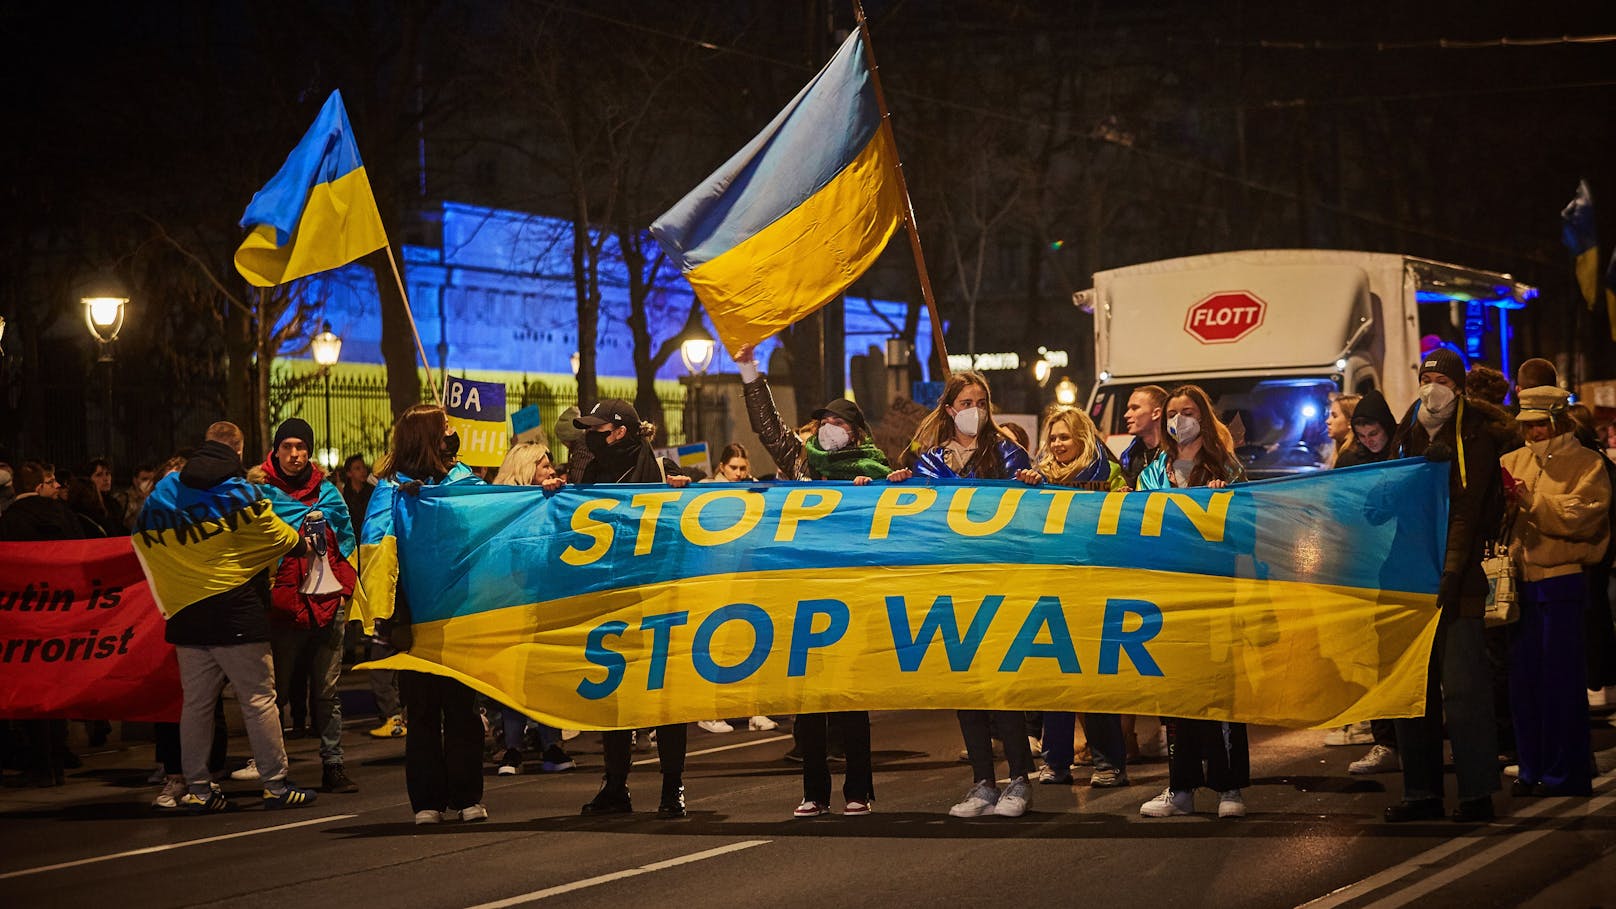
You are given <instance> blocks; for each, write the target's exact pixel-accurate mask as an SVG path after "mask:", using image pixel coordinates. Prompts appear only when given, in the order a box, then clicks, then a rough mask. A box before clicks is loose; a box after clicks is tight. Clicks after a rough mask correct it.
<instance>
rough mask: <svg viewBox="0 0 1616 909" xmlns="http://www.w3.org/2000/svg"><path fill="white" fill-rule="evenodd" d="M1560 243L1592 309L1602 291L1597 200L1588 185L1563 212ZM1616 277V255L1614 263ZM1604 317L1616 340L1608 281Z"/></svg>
mask: <svg viewBox="0 0 1616 909" xmlns="http://www.w3.org/2000/svg"><path fill="white" fill-rule="evenodd" d="M1560 220H1561V222H1562V224H1561V227H1560V241H1561V242H1562V243H1564V244H1565V247H1566V249H1567V250H1569V251H1570V252H1571V257H1572V261H1573V263H1574V267H1575V269H1576V274H1577V289H1578V290H1580V291H1582V302H1583V303H1586V304H1587V305H1588V308H1589V309H1593V308H1594V305H1595V304H1596V303H1597V302H1598V300H1599V297H1600V287H1599V235H1598V232H1597V231H1596V229H1595V221H1594V197H1593V193H1591V192H1589V191H1588V181H1586V180H1582V181H1579V182H1578V183H1577V193H1576V195H1574V196H1572V197H1571V201H1570V202H1569V203H1568V204H1567V205H1566V207H1565V208H1564V209H1563V210H1562V211H1561V212H1560ZM1611 269H1612V272H1613V273H1616V255H1613V257H1612V259H1611ZM1604 297H1605V313H1606V316H1607V318H1608V319H1609V320H1610V336H1611V339H1612V340H1616V290H1612V289H1611V287H1610V284H1609V281H1608V280H1607V282H1606V285H1605V288H1604Z"/></svg>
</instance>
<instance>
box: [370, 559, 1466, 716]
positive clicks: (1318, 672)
mask: <svg viewBox="0 0 1616 909" xmlns="http://www.w3.org/2000/svg"><path fill="white" fill-rule="evenodd" d="M1013 577H1014V579H1015V581H1014V584H1015V589H1014V590H1006V589H1005V580H1004V578H1005V575H1004V574H1003V573H999V572H995V573H991V574H989V573H981V572H973V571H972V570H971V568H970V567H969V566H951V565H944V566H916V567H908V568H882V569H879V570H874V571H869V572H860V571H858V570H856V569H848V570H845V571H841V572H838V573H836V574H834V575H828V576H827V574H826V573H825V572H823V571H819V570H791V571H778V572H759V573H756V574H749V575H729V576H718V577H704V578H690V579H686V580H680V581H675V582H670V583H666V584H658V585H650V586H647V587H642V588H637V589H629V590H616V591H610V592H607V593H602V594H596V595H590V596H580V597H574V598H570V599H566V600H558V601H553V602H548V603H541V604H533V605H525V606H513V607H510V608H507V609H501V610H496V611H492V612H487V613H481V614H477V615H470V616H464V617H459V618H454V619H449V620H446V621H441V622H433V623H427V624H422V625H417V626H415V629H414V631H415V646H414V648H413V649H412V651H411V652H410V653H409V654H408V655H402V656H399V657H394V658H390V659H389V660H385V661H382V662H380V663H377V664H373V665H378V666H385V667H390V668H409V669H417V670H421V671H426V672H434V673H438V674H441V675H447V676H451V677H454V678H457V679H460V680H461V681H463V682H465V683H466V684H468V685H471V686H472V687H473V688H476V689H477V690H479V691H482V692H484V693H485V694H489V695H491V696H493V697H495V698H497V699H499V700H500V701H502V702H504V703H508V704H511V705H512V706H515V707H517V708H518V709H520V710H521V711H523V712H524V713H527V714H529V715H530V716H533V717H537V718H539V719H541V720H543V721H545V722H547V723H551V724H554V725H560V726H565V727H567V728H574V729H577V728H585V729H604V728H627V727H635V726H652V725H657V724H660V723H666V722H682V721H686V720H694V719H701V718H704V717H712V716H750V715H752V714H774V713H817V712H825V711H837V710H854V709H871V710H895V709H956V708H1004V709H1029V710H1031V709H1062V710H1089V711H1098V712H1115V713H1133V714H1146V715H1152V714H1162V715H1168V716H1187V717H1202V718H1208V719H1224V720H1239V721H1243V722H1251V723H1273V724H1279V725H1286V726H1315V727H1330V726H1340V725H1345V724H1347V723H1352V722H1357V721H1359V720H1365V719H1370V718H1376V717H1408V716H1419V715H1421V714H1422V713H1423V712H1424V709H1425V703H1424V699H1425V673H1426V664H1427V661H1428V659H1429V654H1430V647H1431V641H1432V639H1433V638H1434V635H1435V633H1436V623H1437V615H1438V613H1437V610H1436V608H1435V597H1433V596H1430V595H1419V594H1407V593H1395V592H1381V591H1375V590H1359V589H1354V588H1345V587H1332V586H1326V585H1319V584H1308V583H1301V582H1280V581H1258V580H1252V579H1241V578H1220V577H1207V576H1194V575H1182V574H1173V573H1167V572H1155V571H1142V570H1131V569H1120V568H1094V567H1088V568H1056V567H1049V566H1039V565H1028V566H1021V567H1018V568H1017V571H1016V573H1015V574H1014V575H1013ZM889 596H902V597H904V602H903V608H904V609H905V611H906V613H907V620H908V629H907V631H908V632H914V631H915V630H917V629H918V628H919V627H920V625H921V622H922V620H923V619H924V618H925V616H926V615H927V613H928V611H929V610H931V608H932V606H933V603H934V601H935V599H936V598H937V597H940V596H947V597H952V603H953V610H952V611H953V614H954V616H955V619H956V622H957V624H958V627H959V628H960V630H961V633H963V632H964V631H965V629H966V628H967V627H968V626H969V625H970V623H971V621H972V619H973V617H974V616H975V615H976V612H977V609H978V608H979V606H981V604H982V603H983V598H984V597H991V596H1003V597H1004V600H1003V602H1002V605H1001V606H1000V607H999V608H998V612H997V614H996V615H995V616H994V618H993V620H992V622H991V624H990V625H989V626H988V630H987V632H986V634H985V635H984V636H983V638H982V641H981V644H980V646H979V648H978V649H977V651H976V654H975V657H974V660H973V661H972V662H971V663H970V666H969V669H967V670H963V671H960V670H955V669H953V668H951V665H950V662H949V660H948V659H947V658H946V653H945V648H944V645H943V643H942V641H941V639H940V638H939V639H938V640H936V641H934V642H933V643H932V644H931V646H930V648H929V649H928V650H926V652H925V657H924V659H923V660H922V661H921V662H920V663H919V665H918V667H917V668H916V669H914V671H907V672H906V671H903V670H902V668H901V666H900V661H899V659H898V655H897V650H898V647H897V646H896V645H895V643H894V633H893V630H892V626H891V622H890V620H889V618H888V613H887V597H889ZM1046 596H1053V597H1058V598H1059V601H1060V603H1059V609H1058V611H1059V614H1060V615H1061V616H1063V617H1064V619H1065V622H1066V625H1067V628H1068V629H1069V631H1070V634H1071V640H1072V642H1073V648H1072V652H1073V653H1074V654H1075V658H1076V661H1077V665H1078V672H1076V673H1069V672H1062V671H1061V669H1060V667H1059V665H1058V662H1057V660H1056V659H1053V658H1049V657H1040V656H1033V657H1030V658H1028V659H1026V660H1025V661H1023V662H1022V663H1021V664H1020V665H1019V666H1018V667H1015V668H1014V669H1011V670H1006V669H1005V668H1004V665H1003V661H1004V660H1005V658H1006V655H1007V654H1008V653H1011V652H1013V651H1014V649H1015V646H1016V645H1015V639H1016V638H1017V636H1018V634H1021V633H1023V631H1024V629H1023V626H1024V625H1026V624H1027V623H1028V619H1029V616H1031V615H1033V614H1034V613H1035V612H1036V611H1037V607H1036V604H1037V602H1038V600H1039V598H1040V597H1046ZM818 598H829V599H834V600H839V601H841V602H843V603H845V604H846V605H847V606H848V608H849V613H850V616H851V619H850V622H849V624H848V627H847V631H846V633H845V635H844V636H843V637H842V638H841V639H840V640H839V641H836V642H835V643H832V644H829V645H827V646H824V647H818V648H814V649H811V650H809V651H808V655H807V657H806V671H805V673H804V674H802V675H797V676H793V675H790V674H789V672H788V669H789V661H790V654H791V651H792V647H793V639H794V636H795V634H796V633H798V632H799V631H800V632H816V631H823V630H824V628H825V627H826V626H827V624H828V620H827V617H826V616H823V615H821V616H818V617H817V618H816V619H815V620H814V622H812V623H809V624H807V625H804V626H800V627H799V626H798V624H797V623H798V622H799V617H798V615H797V614H798V612H799V601H807V600H814V599H818ZM1117 600H1134V601H1146V602H1148V603H1150V604H1154V606H1155V607H1158V608H1159V609H1160V612H1161V616H1162V622H1161V627H1160V630H1159V632H1157V633H1156V635H1155V636H1154V637H1153V638H1152V639H1151V640H1149V641H1148V642H1147V643H1145V644H1144V647H1145V650H1146V651H1148V655H1149V657H1150V658H1151V659H1153V660H1154V661H1155V662H1156V664H1157V665H1158V667H1159V670H1160V672H1161V674H1160V675H1159V676H1152V675H1149V674H1148V673H1147V672H1145V671H1143V670H1142V669H1141V667H1140V666H1138V665H1136V664H1135V661H1133V660H1132V658H1131V656H1129V655H1128V654H1130V653H1131V652H1130V651H1128V650H1126V649H1124V650H1123V651H1122V653H1123V654H1124V655H1123V656H1122V657H1121V658H1120V660H1117V661H1116V662H1117V666H1116V668H1115V669H1114V670H1113V672H1112V673H1111V674H1102V673H1101V672H1100V671H1099V670H1100V669H1101V668H1102V667H1101V665H1100V659H1099V654H1100V653H1101V651H1103V650H1104V649H1105V648H1104V646H1103V645H1104V641H1105V634H1106V632H1104V630H1103V624H1104V616H1105V614H1106V612H1107V609H1108V601H1117ZM728 604H755V605H756V606H757V607H759V608H761V609H762V610H763V611H764V612H765V613H767V615H768V617H769V620H770V621H771V622H772V628H773V642H772V646H771V647H769V648H768V652H767V656H766V657H765V658H763V661H762V663H761V665H760V666H759V667H758V668H757V669H756V671H754V672H752V673H751V674H750V675H749V676H748V677H746V678H745V679H742V680H738V681H732V682H729V683H726V684H717V683H715V682H713V681H709V680H708V678H705V677H703V676H702V674H701V673H700V672H699V671H698V670H697V669H696V668H695V667H694V663H693V659H692V654H693V652H694V651H695V649H696V648H695V647H694V641H695V639H696V637H697V636H698V634H697V632H698V628H699V626H701V624H702V621H703V620H704V619H705V618H707V617H708V616H709V615H710V614H712V613H713V612H714V611H715V610H717V609H719V608H721V607H724V606H726V605H728ZM1110 607H1111V608H1116V604H1115V602H1112V603H1110ZM677 612H688V617H687V619H686V621H685V622H684V623H682V624H678V625H677V626H675V627H672V628H671V629H668V630H667V632H666V633H667V634H668V635H669V637H668V640H669V642H670V643H669V645H668V648H667V651H666V659H665V679H664V681H663V685H662V687H660V688H656V687H655V686H653V685H652V684H651V683H650V678H651V670H650V667H651V665H652V662H653V660H652V659H651V655H652V652H653V649H654V633H653V631H651V630H642V622H643V620H644V619H645V617H646V616H655V615H662V614H669V613H677ZM1119 616H1120V612H1119ZM613 620H616V621H621V622H623V623H625V624H626V626H627V627H626V630H625V631H623V632H622V633H621V634H620V635H613V636H607V637H605V638H604V639H603V640H604V642H605V646H606V647H607V648H608V649H610V650H611V651H613V652H615V653H619V654H621V655H622V656H623V657H625V658H626V661H627V662H626V666H625V668H624V671H623V672H622V675H621V681H620V683H619V684H618V685H617V686H616V687H615V688H612V689H611V692H610V693H609V694H606V695H604V696H597V697H596V698H595V699H591V698H588V697H585V696H583V695H582V694H580V690H579V689H580V683H581V682H586V681H588V682H592V683H595V684H600V683H602V682H603V681H604V680H606V679H607V678H609V673H608V671H607V669H606V668H604V667H603V666H602V665H599V664H597V663H596V662H591V661H590V660H588V659H586V658H585V649H586V646H587V644H588V640H589V637H590V632H591V631H592V630H594V629H596V628H597V627H599V626H600V625H601V624H602V623H605V622H608V621H613ZM1142 624H1143V622H1142V620H1141V619H1140V618H1138V617H1132V618H1127V620H1126V621H1124V622H1122V623H1121V625H1120V626H1119V627H1120V629H1121V630H1122V631H1124V632H1127V631H1134V630H1137V629H1138V628H1140V627H1141V625H1142ZM1033 640H1034V641H1035V642H1039V643H1043V644H1046V645H1047V644H1049V642H1051V641H1052V640H1053V636H1052V633H1051V631H1050V629H1049V628H1047V627H1045V628H1043V629H1042V630H1040V631H1038V632H1037V634H1036V635H1035V636H1034V638H1033ZM753 646H754V633H753V631H752V628H751V626H750V625H748V624H747V623H746V622H741V621H730V622H726V623H724V624H723V625H721V626H719V628H718V631H717V632H716V633H715V634H713V635H712V640H711V646H710V648H709V650H708V651H707V652H708V653H710V654H711V658H712V660H713V661H714V662H716V663H717V664H718V665H720V666H735V665H738V664H741V663H743V662H745V660H746V658H747V656H748V654H749V653H750V652H751V650H752V648H753ZM1112 650H1113V653H1115V652H1116V648H1115V647H1114V646H1113V647H1112ZM799 659H801V658H799ZM1383 660H1384V662H1383Z"/></svg>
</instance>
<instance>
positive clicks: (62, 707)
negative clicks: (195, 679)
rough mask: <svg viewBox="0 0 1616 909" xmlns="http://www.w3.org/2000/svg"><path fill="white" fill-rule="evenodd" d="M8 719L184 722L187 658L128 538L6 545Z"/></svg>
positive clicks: (2, 569)
mask: <svg viewBox="0 0 1616 909" xmlns="http://www.w3.org/2000/svg"><path fill="white" fill-rule="evenodd" d="M0 717H6V718H7V719H19V720H20V719H105V720H140V721H149V722H178V721H179V718H180V677H179V666H178V664H177V663H176V662H175V659H174V648H173V647H172V646H171V645H169V644H168V643H167V642H166V641H164V640H163V614H162V613H161V612H160V611H159V610H158V608H157V604H156V603H155V602H153V600H152V595H151V588H150V587H149V586H148V584H147V582H146V578H145V575H144V574H142V573H141V569H140V560H139V559H137V558H136V557H135V551H134V548H133V547H132V546H131V545H130V541H129V538H128V537H118V538H115V539H110V540H63V541H53V542H48V543H0Z"/></svg>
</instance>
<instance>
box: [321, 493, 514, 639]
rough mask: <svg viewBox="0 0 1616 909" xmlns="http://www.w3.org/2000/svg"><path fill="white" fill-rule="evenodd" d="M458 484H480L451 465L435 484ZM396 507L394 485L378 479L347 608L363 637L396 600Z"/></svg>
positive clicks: (361, 535)
mask: <svg viewBox="0 0 1616 909" xmlns="http://www.w3.org/2000/svg"><path fill="white" fill-rule="evenodd" d="M399 479H401V480H402V481H403V482H406V483H408V482H410V478H409V477H405V476H402V475H400V477H399ZM461 483H474V484H479V485H480V484H481V483H482V481H481V480H478V479H477V476H476V475H475V474H473V473H472V472H471V468H469V467H467V466H466V465H464V464H455V466H454V467H452V468H450V469H449V476H448V477H447V478H445V479H444V481H443V483H442V484H439V485H443V486H451V485H456V484H461ZM397 504H398V484H397V483H395V482H393V481H392V480H380V479H378V480H377V481H376V489H375V491H374V492H372V493H371V494H370V506H369V507H368V508H366V509H365V521H364V524H363V525H362V528H361V530H360V532H359V586H357V587H355V588H354V596H353V603H352V604H351V605H350V606H349V609H348V619H349V621H354V622H358V623H359V624H360V625H361V627H363V628H364V631H365V633H366V634H374V633H375V632H376V620H377V619H388V618H392V616H393V604H394V601H395V600H396V599H397V597H398V520H399V510H398V508H397V507H396V506H397ZM406 520H407V518H406Z"/></svg>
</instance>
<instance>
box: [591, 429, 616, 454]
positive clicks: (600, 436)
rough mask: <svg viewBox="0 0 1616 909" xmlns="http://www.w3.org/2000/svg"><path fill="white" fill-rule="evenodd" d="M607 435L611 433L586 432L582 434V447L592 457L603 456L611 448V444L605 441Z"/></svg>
mask: <svg viewBox="0 0 1616 909" xmlns="http://www.w3.org/2000/svg"><path fill="white" fill-rule="evenodd" d="M609 435H611V433H606V432H586V433H584V447H585V448H587V449H589V453H590V454H592V455H595V456H597V457H598V456H600V455H603V454H605V453H606V452H607V451H608V450H610V449H611V447H612V443H611V442H608V441H607V440H606V437H607V436H609Z"/></svg>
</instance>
